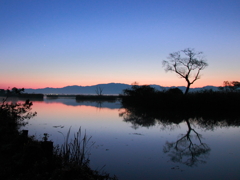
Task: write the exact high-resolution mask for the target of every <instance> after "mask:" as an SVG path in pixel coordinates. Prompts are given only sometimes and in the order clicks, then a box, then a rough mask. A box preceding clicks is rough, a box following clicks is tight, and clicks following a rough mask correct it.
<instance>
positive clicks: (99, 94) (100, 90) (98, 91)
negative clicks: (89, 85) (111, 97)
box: [95, 86, 103, 96]
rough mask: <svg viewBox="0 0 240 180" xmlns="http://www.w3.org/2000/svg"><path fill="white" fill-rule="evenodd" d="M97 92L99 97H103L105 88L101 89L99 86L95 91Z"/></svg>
mask: <svg viewBox="0 0 240 180" xmlns="http://www.w3.org/2000/svg"><path fill="white" fill-rule="evenodd" d="M95 92H96V94H97V95H98V96H102V95H103V93H102V92H103V88H102V87H100V86H97V87H96V89H95Z"/></svg>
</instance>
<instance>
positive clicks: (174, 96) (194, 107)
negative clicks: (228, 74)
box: [120, 85, 240, 114]
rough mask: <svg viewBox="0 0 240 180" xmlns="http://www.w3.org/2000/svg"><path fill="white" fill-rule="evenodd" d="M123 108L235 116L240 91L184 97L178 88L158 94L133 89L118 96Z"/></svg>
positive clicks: (206, 91) (139, 87) (194, 94)
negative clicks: (227, 113) (231, 114)
mask: <svg viewBox="0 0 240 180" xmlns="http://www.w3.org/2000/svg"><path fill="white" fill-rule="evenodd" d="M120 97H121V102H122V105H123V107H127V108H129V107H134V108H141V109H143V110H144V109H146V110H151V111H157V112H172V113H173V112H181V113H183V112H185V113H193V114H194V113H207V112H209V113H212V112H215V113H216V112H217V113H226V112H238V111H239V102H240V91H238V90H237V91H225V90H222V91H212V90H203V91H198V92H191V93H188V94H186V95H184V94H183V92H182V91H181V90H180V89H178V88H172V89H169V90H167V91H158V90H156V89H154V88H152V87H150V86H147V85H146V86H138V85H133V86H132V87H131V88H129V89H125V90H123V94H122V95H121V96H120Z"/></svg>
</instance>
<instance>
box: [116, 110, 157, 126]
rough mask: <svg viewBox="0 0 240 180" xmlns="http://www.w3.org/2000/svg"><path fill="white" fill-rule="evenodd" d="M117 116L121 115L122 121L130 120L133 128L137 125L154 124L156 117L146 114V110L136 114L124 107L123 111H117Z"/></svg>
mask: <svg viewBox="0 0 240 180" xmlns="http://www.w3.org/2000/svg"><path fill="white" fill-rule="evenodd" d="M119 116H120V117H123V121H124V122H131V123H132V128H133V129H137V128H138V127H139V126H144V127H150V126H154V125H155V124H156V119H155V118H154V117H151V116H148V114H147V113H146V112H144V113H140V114H136V113H133V112H132V111H131V110H129V109H125V111H122V112H121V113H119Z"/></svg>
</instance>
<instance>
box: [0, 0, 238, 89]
mask: <svg viewBox="0 0 240 180" xmlns="http://www.w3.org/2000/svg"><path fill="white" fill-rule="evenodd" d="M188 47H189V48H194V49H195V50H196V51H202V52H203V53H204V55H205V57H206V59H207V62H208V64H209V66H208V67H207V68H206V69H205V70H203V71H202V77H201V79H200V80H198V81H196V82H195V83H194V84H193V85H192V87H202V86H206V85H215V86H221V85H222V83H223V81H225V80H228V81H233V80H235V81H240V70H239V68H240V1H239V0H0V64H1V65H0V88H8V87H10V88H12V87H18V88H21V87H24V88H44V87H64V86H68V85H82V86H87V85H95V84H100V83H110V82H115V83H126V84H131V83H133V82H134V81H137V82H139V83H140V84H158V85H161V86H181V85H184V86H185V85H186V82H185V80H184V79H181V78H179V77H178V76H177V75H176V74H175V73H171V72H168V73H166V72H165V70H164V68H163V67H162V61H163V60H166V59H167V57H168V55H169V53H172V52H176V51H179V50H182V49H185V48H188Z"/></svg>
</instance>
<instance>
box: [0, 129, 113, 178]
mask: <svg viewBox="0 0 240 180" xmlns="http://www.w3.org/2000/svg"><path fill="white" fill-rule="evenodd" d="M79 138H81V131H79V132H78V133H77V136H76V139H75V140H74V141H73V142H69V143H68V140H66V141H65V143H64V144H63V145H62V146H61V147H59V146H57V147H54V148H53V149H51V144H52V142H50V141H38V140H36V139H35V138H34V137H33V136H32V137H28V136H25V135H24V134H23V133H17V132H15V133H13V134H10V133H8V135H4V134H2V132H1V142H2V143H1V146H0V168H1V173H0V178H1V179H19V180H21V179H39V180H40V179H41V180H42V179H53V180H54V179H58V180H61V179H62V180H64V179H80V180H94V179H101V180H108V179H109V180H110V179H117V178H116V177H110V176H109V175H108V174H107V173H102V174H100V173H99V172H97V171H95V170H92V169H91V168H90V167H89V159H88V158H87V154H86V153H87V149H86V148H87V143H88V140H89V139H87V137H86V134H85V135H84V136H83V138H82V139H79ZM49 144H50V146H49ZM49 147H50V148H49Z"/></svg>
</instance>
